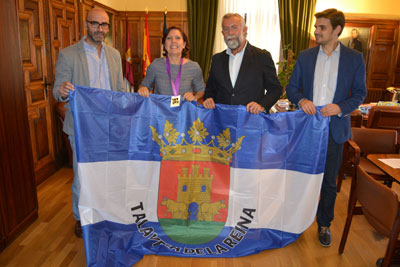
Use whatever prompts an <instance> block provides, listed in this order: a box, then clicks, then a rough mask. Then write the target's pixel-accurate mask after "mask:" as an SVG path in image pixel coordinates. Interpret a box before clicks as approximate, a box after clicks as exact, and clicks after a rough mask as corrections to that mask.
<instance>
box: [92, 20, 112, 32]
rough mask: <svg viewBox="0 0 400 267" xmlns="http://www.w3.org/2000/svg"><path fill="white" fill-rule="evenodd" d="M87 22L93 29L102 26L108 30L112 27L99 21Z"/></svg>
mask: <svg viewBox="0 0 400 267" xmlns="http://www.w3.org/2000/svg"><path fill="white" fill-rule="evenodd" d="M87 22H88V23H90V25H92V27H93V28H96V29H97V28H100V26H101V27H102V28H103V29H105V30H107V29H108V27H110V24H109V23H107V22H103V23H100V22H97V21H88V20H87Z"/></svg>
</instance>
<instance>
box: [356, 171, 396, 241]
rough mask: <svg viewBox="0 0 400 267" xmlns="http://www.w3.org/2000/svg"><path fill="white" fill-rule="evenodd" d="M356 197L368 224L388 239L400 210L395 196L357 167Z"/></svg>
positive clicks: (387, 188) (391, 191)
mask: <svg viewBox="0 0 400 267" xmlns="http://www.w3.org/2000/svg"><path fill="white" fill-rule="evenodd" d="M356 197H357V200H358V201H359V202H360V204H361V205H362V211H363V214H364V215H365V217H366V218H367V220H368V222H369V223H370V224H371V225H372V226H373V227H374V228H375V229H376V231H377V232H379V233H381V234H382V235H384V236H386V237H390V235H391V233H392V229H393V227H394V222H395V220H396V218H397V216H398V213H399V208H400V206H399V200H398V198H397V194H396V193H395V192H394V191H393V190H392V189H390V188H389V187H387V186H385V185H383V184H382V183H380V182H378V181H376V180H375V179H374V178H372V177H371V176H370V175H369V174H368V173H367V172H365V171H364V170H363V169H362V168H361V167H360V166H358V168H357V185H356Z"/></svg>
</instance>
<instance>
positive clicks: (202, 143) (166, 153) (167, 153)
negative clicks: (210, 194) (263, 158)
mask: <svg viewBox="0 0 400 267" xmlns="http://www.w3.org/2000/svg"><path fill="white" fill-rule="evenodd" d="M150 128H151V131H152V133H153V141H155V142H156V143H157V144H158V145H159V146H160V153H161V157H162V158H163V159H164V160H176V161H189V160H191V161H212V162H218V163H222V164H226V165H229V164H230V162H231V161H232V155H233V154H234V153H235V152H236V151H238V150H239V149H240V148H241V144H242V140H243V138H244V137H245V136H241V137H239V139H237V141H236V142H235V143H232V142H231V132H230V130H229V128H226V129H225V130H223V131H222V133H220V134H219V135H218V136H214V135H212V136H211V140H208V141H207V140H206V136H208V135H209V133H208V132H207V129H206V128H204V123H203V122H201V121H200V119H197V120H195V121H194V122H193V124H192V127H190V129H189V131H188V132H187V133H188V134H189V136H190V138H191V143H190V142H188V141H187V140H186V138H185V133H179V132H177V131H176V129H175V128H174V127H173V125H172V123H170V122H169V121H168V120H166V121H165V125H164V134H162V135H161V134H159V133H157V130H156V129H155V128H154V127H153V126H150ZM179 136H181V137H182V140H181V142H180V143H177V140H178V137H179ZM216 143H217V145H216Z"/></svg>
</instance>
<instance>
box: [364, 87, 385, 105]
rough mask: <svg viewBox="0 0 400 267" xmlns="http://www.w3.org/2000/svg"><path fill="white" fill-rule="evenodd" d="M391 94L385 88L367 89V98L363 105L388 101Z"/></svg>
mask: <svg viewBox="0 0 400 267" xmlns="http://www.w3.org/2000/svg"><path fill="white" fill-rule="evenodd" d="M390 99H391V94H390V93H389V92H388V91H387V90H386V89H385V88H367V97H366V98H365V99H364V103H371V102H375V103H376V102H379V101H390Z"/></svg>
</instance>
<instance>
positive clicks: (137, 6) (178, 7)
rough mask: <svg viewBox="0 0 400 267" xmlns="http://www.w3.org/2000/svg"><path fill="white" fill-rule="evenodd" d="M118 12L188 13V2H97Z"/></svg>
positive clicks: (149, 0)
mask: <svg viewBox="0 0 400 267" xmlns="http://www.w3.org/2000/svg"><path fill="white" fill-rule="evenodd" d="M96 1H97V2H99V3H102V4H104V5H106V6H108V7H111V8H113V9H115V10H117V11H125V10H127V11H144V10H145V9H146V8H147V9H148V10H149V11H164V8H165V7H167V10H168V11H186V10H187V5H186V0H96Z"/></svg>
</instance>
